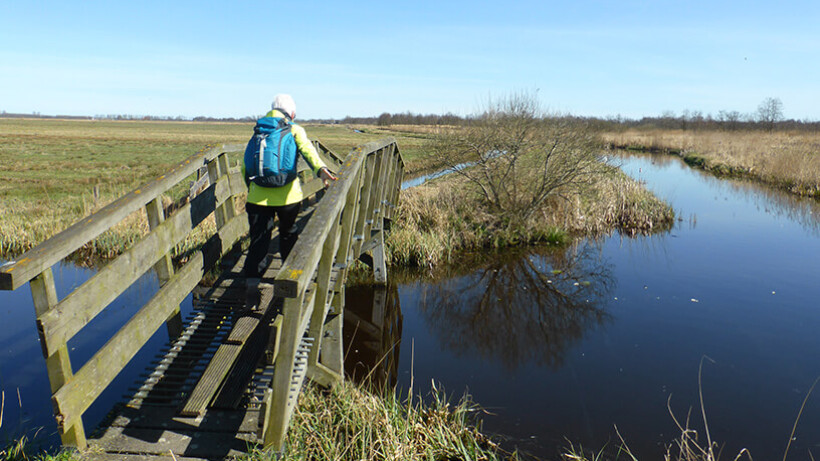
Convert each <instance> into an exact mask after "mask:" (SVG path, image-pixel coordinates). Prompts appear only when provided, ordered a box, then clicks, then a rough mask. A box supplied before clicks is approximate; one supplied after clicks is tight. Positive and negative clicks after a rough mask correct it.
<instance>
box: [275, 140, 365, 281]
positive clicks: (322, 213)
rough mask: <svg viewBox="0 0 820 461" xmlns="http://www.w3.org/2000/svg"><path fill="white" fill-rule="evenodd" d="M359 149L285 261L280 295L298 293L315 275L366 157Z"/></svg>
mask: <svg viewBox="0 0 820 461" xmlns="http://www.w3.org/2000/svg"><path fill="white" fill-rule="evenodd" d="M358 149H360V150H358V151H357V150H356V149H354V150H353V151H352V152H351V154H350V155H349V156H348V160H346V161H345V165H344V167H343V168H342V171H341V172H340V173H339V179H338V180H337V181H335V182H334V183H333V184H332V185H331V186H330V187H329V188H328V190H327V192H326V193H325V197H324V198H323V199H322V201H321V202H320V203H319V205H318V206H317V208H316V211H315V212H314V213H313V216H312V217H311V219H310V221H308V223H307V225H306V226H305V229H304V230H303V231H302V233H301V235H300V236H299V240H298V241H297V242H296V245H295V246H294V248H293V250H292V251H291V254H290V256H288V260H287V261H285V262H284V263H283V266H282V269H281V270H280V271H279V274H278V275H277V278H276V282H274V285H275V287H276V288H275V289H276V293H277V296H284V297H297V296H299V294H300V292H303V291H304V289H305V288H306V286H307V282H308V281H309V280H311V279H312V278H313V275H314V271H315V268H316V266H317V264H318V262H319V258H320V257H321V252H322V245H323V243H324V240H325V237H326V236H327V234H328V232H329V231H330V228H331V227H332V226H333V219H334V218H335V217H337V216H339V213H340V211H341V209H342V208H343V207H344V204H345V200H344V197H345V196H346V195H347V192H348V190H349V189H350V187H351V186H352V185H353V183H354V182H355V180H356V174H355V173H356V170H357V169H358V167H359V165H360V163H361V161H362V156H361V148H358Z"/></svg>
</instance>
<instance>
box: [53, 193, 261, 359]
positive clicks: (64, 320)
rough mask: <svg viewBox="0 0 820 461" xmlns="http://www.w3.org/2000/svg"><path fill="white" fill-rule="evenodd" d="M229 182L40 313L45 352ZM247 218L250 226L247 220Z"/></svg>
mask: <svg viewBox="0 0 820 461" xmlns="http://www.w3.org/2000/svg"><path fill="white" fill-rule="evenodd" d="M229 185H230V183H229V182H228V181H225V180H224V179H222V180H220V182H219V183H217V184H215V185H212V186H211V187H210V188H209V189H208V191H206V192H205V193H202V194H200V195H198V196H197V197H196V198H195V199H194V200H193V201H192V202H191V203H188V204H186V205H185V206H183V207H182V208H180V209H179V210H178V212H177V213H176V214H174V215H173V216H171V217H170V218H168V219H166V220H165V221H164V222H163V223H162V224H160V225H159V226H158V227H157V228H156V229H155V230H154V231H153V232H151V233H150V234H148V235H146V236H145V237H144V238H143V239H142V240H140V241H139V242H137V243H136V244H135V245H134V246H133V247H132V248H131V249H129V250H128V251H126V252H125V253H123V254H122V255H120V256H119V257H117V258H116V259H114V260H113V261H111V262H110V263H108V264H107V265H106V266H105V267H104V268H102V269H100V270H99V272H97V273H96V274H95V275H94V276H93V277H91V279H89V280H88V281H86V282H85V283H84V284H83V285H81V286H80V287H78V288H77V289H76V290H74V291H73V292H71V293H70V294H69V295H68V296H66V297H65V299H63V300H62V301H61V302H60V303H59V304H58V305H57V306H55V307H54V309H52V310H50V311H48V312H46V313H45V314H43V315H40V316H38V319H37V327H38V330H39V332H40V338H41V346H43V350H44V353H45V355H46V356H48V355H51V354H52V353H54V351H55V350H56V349H57V348H59V347H60V344H62V343H65V342H67V341H68V340H69V339H71V338H72V337H74V335H75V334H77V332H79V331H80V330H81V329H82V328H83V327H84V326H85V325H86V324H88V322H90V321H91V320H92V319H93V318H94V317H95V316H96V315H97V314H99V313H100V312H101V311H102V310H103V309H104V308H105V306H107V305H108V304H109V303H111V301H113V300H114V299H116V297H117V296H119V295H120V294H121V293H122V292H123V291H125V290H126V289H127V288H128V287H130V286H131V285H132V284H133V283H134V282H135V281H136V280H137V279H139V277H141V276H142V274H144V273H145V271H146V270H148V269H149V268H150V267H151V266H152V265H153V264H154V263H156V261H157V260H159V259H160V258H163V257H164V255H165V254H166V253H167V252H168V251H170V250H171V249H172V248H173V247H174V246H175V245H176V244H177V243H179V242H180V241H182V239H184V238H185V236H186V235H188V232H189V231H190V229H193V228H194V227H195V226H196V225H198V224H199V223H201V222H202V221H203V220H204V219H205V218H206V217H207V216H208V215H209V214H210V213H211V212H212V211H213V207H214V204H218V203H220V200H221V201H224V200H225V199H226V198H227V197H229V196H230V190H229ZM244 221H245V228H247V219H244ZM243 232H244V231H243Z"/></svg>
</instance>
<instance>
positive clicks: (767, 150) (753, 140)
mask: <svg viewBox="0 0 820 461" xmlns="http://www.w3.org/2000/svg"><path fill="white" fill-rule="evenodd" d="M601 138H602V140H603V142H604V143H605V144H607V145H609V146H611V147H615V148H627V149H636V150H643V151H648V152H662V153H671V154H675V155H680V156H681V157H683V158H684V160H686V161H687V163H689V164H691V165H693V166H696V167H700V168H703V169H705V170H708V171H711V172H713V173H715V174H716V175H719V176H742V177H749V178H753V179H755V180H758V181H762V182H764V183H767V184H770V185H773V186H775V187H778V188H781V189H785V190H787V191H789V192H791V193H793V194H797V195H802V196H811V197H816V198H820V134H817V133H808V132H799V131H795V132H789V131H775V132H764V131H703V130H698V131H692V130H687V131H683V130H661V129H651V130H640V129H632V130H627V131H624V132H620V133H604V134H602V135H601Z"/></svg>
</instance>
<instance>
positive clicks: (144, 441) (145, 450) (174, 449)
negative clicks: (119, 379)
mask: <svg viewBox="0 0 820 461" xmlns="http://www.w3.org/2000/svg"><path fill="white" fill-rule="evenodd" d="M255 442H256V435H255V434H253V433H246V432H241V433H238V434H236V433H234V434H231V433H228V432H197V431H195V430H189V431H181V430H178V431H169V430H161V429H127V428H120V427H112V428H109V429H108V431H106V434H105V437H103V438H102V439H100V440H97V441H95V443H94V448H95V449H96V450H101V451H105V452H109V453H125V454H131V453H134V454H156V455H167V454H169V453H174V456H182V457H190V458H205V459H229V458H234V457H239V456H242V455H244V454H245V453H247V450H248V447H252V446H253V444H254V443H255Z"/></svg>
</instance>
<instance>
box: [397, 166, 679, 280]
mask: <svg viewBox="0 0 820 461" xmlns="http://www.w3.org/2000/svg"><path fill="white" fill-rule="evenodd" d="M674 219H675V213H674V210H672V208H671V207H670V206H669V205H668V204H666V203H664V202H662V201H661V200H659V199H658V198H657V197H655V196H654V195H652V194H651V193H650V192H649V191H647V190H646V189H644V188H643V187H642V186H641V185H640V184H638V183H637V182H635V181H634V180H632V179H631V178H629V177H628V176H626V175H625V174H624V173H622V172H621V171H620V170H617V169H614V168H613V169H611V170H609V171H608V172H607V174H604V175H601V176H600V177H599V178H598V180H596V181H595V182H594V183H593V184H592V185H591V186H589V187H588V188H587V189H586V190H584V191H582V192H581V193H579V194H576V195H573V196H572V198H571V199H569V200H565V199H562V198H558V197H555V198H553V199H552V200H550V201H548V202H547V203H546V204H545V205H544V206H543V207H542V208H541V209H539V211H538V212H537V213H535V214H534V216H533V217H532V218H530V219H529V220H528V221H526V222H525V223H523V225H521V226H517V227H512V228H511V227H509V226H508V225H507V223H505V222H504V221H503V220H502V219H501V218H500V217H499V216H498V215H497V214H495V213H493V212H491V211H490V210H489V209H488V206H487V204H486V203H485V202H484V201H483V200H482V199H481V197H480V196H479V195H478V194H476V193H474V192H471V189H470V184H469V183H468V181H466V180H465V179H464V178H462V177H459V176H455V175H450V176H446V177H442V178H439V179H437V180H435V181H432V182H428V183H426V184H424V185H422V186H419V187H415V188H412V189H407V190H405V191H402V194H401V198H400V200H399V206H398V211H397V216H396V217H395V219H394V223H393V226H392V229H391V232H390V234H389V236H388V240H387V244H388V245H387V246H388V258H389V260H390V261H391V263H392V264H397V265H402V266H410V267H433V266H435V265H438V264H440V263H446V262H448V261H451V260H452V258H453V257H454V256H455V254H456V253H457V252H459V251H463V250H477V249H481V248H500V247H508V246H513V245H520V244H538V243H541V244H553V245H561V244H565V243H567V242H569V241H570V240H571V239H572V238H573V237H575V236H580V235H584V236H599V235H606V234H609V233H612V232H613V231H615V230H618V231H619V232H621V233H624V234H626V235H630V236H634V235H636V234H648V233H651V232H655V231H660V230H664V229H669V228H671V226H672V224H673V223H674Z"/></svg>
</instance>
